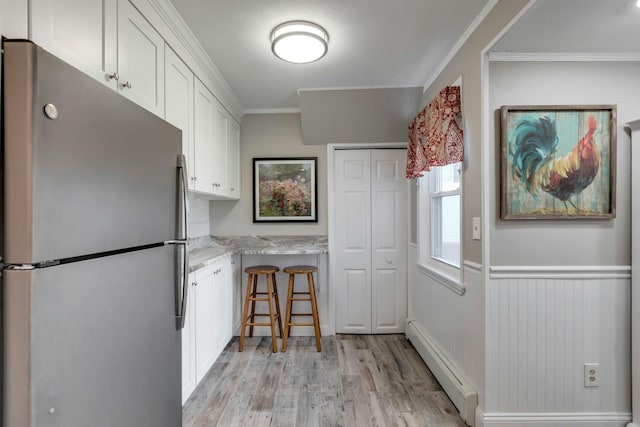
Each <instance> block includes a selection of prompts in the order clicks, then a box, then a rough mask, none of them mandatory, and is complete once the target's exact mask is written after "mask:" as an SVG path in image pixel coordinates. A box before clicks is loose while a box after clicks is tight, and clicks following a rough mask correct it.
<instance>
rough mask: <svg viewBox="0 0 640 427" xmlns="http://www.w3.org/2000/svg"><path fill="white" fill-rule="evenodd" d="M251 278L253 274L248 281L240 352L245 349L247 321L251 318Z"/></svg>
mask: <svg viewBox="0 0 640 427" xmlns="http://www.w3.org/2000/svg"><path fill="white" fill-rule="evenodd" d="M251 276H252V274H249V279H248V280H247V294H246V296H245V298H244V310H243V314H242V328H241V329H240V345H239V347H238V351H242V350H243V349H244V333H245V331H246V330H247V320H248V317H249V298H250V297H251Z"/></svg>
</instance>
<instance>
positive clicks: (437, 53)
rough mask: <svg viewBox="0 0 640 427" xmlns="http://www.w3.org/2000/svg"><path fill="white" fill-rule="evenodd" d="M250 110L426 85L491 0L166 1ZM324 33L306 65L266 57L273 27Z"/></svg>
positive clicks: (283, 107)
mask: <svg viewBox="0 0 640 427" xmlns="http://www.w3.org/2000/svg"><path fill="white" fill-rule="evenodd" d="M171 1H172V3H173V4H174V6H175V7H176V9H177V10H178V12H179V13H180V14H181V15H182V17H183V18H184V20H185V22H186V23H187V25H188V26H189V28H190V29H191V30H192V32H193V33H194V34H195V36H196V37H197V38H198V40H199V41H200V43H201V44H202V46H203V47H204V48H205V50H206V51H207V53H208V54H209V56H210V58H211V59H212V60H213V62H214V63H215V64H216V66H217V67H218V69H219V70H220V71H221V72H222V74H223V75H224V77H225V79H226V80H227V82H228V83H229V84H230V85H231V87H232V88H233V89H234V91H235V93H236V94H237V95H238V97H239V98H240V101H241V103H242V105H243V107H244V108H245V109H247V110H248V111H249V112H251V111H252V110H253V111H257V110H270V109H297V108H299V100H298V95H297V90H298V89H316V88H363V87H366V88H370V87H409V86H414V87H415V86H424V84H425V83H426V82H427V80H429V79H430V78H431V76H432V75H433V74H434V73H435V72H436V71H437V69H438V67H439V65H440V64H441V63H442V62H443V60H444V59H445V58H446V56H447V54H448V53H449V52H450V51H451V49H452V48H453V47H454V45H455V44H456V42H457V41H458V40H459V39H460V37H461V36H462V35H463V33H464V32H465V30H466V29H467V28H468V27H469V26H470V25H471V23H472V22H473V20H474V19H475V18H476V17H477V16H478V15H479V14H480V13H481V12H482V9H483V8H484V7H485V6H486V5H487V3H489V0H446V1H445V0H171ZM290 20H307V21H312V22H315V23H317V24H319V25H321V26H323V27H324V28H325V29H326V30H327V32H328V33H329V51H328V53H327V55H326V56H325V57H324V58H322V59H321V60H320V61H318V62H315V63H311V64H289V63H286V62H283V61H281V60H279V59H277V58H276V57H275V56H274V55H273V54H272V53H271V46H270V40H269V37H270V34H271V30H272V29H273V28H274V27H275V26H277V25H278V24H280V23H282V22H285V21H290Z"/></svg>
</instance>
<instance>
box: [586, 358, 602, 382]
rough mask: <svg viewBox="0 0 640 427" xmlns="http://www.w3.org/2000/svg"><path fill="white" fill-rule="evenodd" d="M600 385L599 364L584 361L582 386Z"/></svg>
mask: <svg viewBox="0 0 640 427" xmlns="http://www.w3.org/2000/svg"><path fill="white" fill-rule="evenodd" d="M599 385H600V364H599V363H585V364H584V386H585V387H598V386H599Z"/></svg>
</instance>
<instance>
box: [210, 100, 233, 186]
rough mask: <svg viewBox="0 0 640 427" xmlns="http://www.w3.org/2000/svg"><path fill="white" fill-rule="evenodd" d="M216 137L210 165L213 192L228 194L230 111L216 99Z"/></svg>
mask: <svg viewBox="0 0 640 427" xmlns="http://www.w3.org/2000/svg"><path fill="white" fill-rule="evenodd" d="M213 121H214V128H215V137H214V139H213V150H214V152H215V156H214V158H213V162H212V163H211V165H210V167H211V168H212V171H211V172H212V179H213V187H214V189H213V192H214V193H215V194H217V195H221V196H226V195H227V189H228V185H227V129H228V128H229V113H227V110H225V109H224V106H223V105H222V104H221V103H220V102H218V100H216V103H215V112H214V115H213Z"/></svg>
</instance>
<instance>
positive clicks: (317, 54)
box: [271, 21, 329, 64]
mask: <svg viewBox="0 0 640 427" xmlns="http://www.w3.org/2000/svg"><path fill="white" fill-rule="evenodd" d="M328 43H329V35H328V34H327V32H326V31H325V29H324V28H322V27H321V26H320V25H317V24H314V23H313V22H307V21H289V22H285V23H283V24H280V25H278V26H277V27H276V28H274V29H273V31H272V32H271V51H272V52H273V54H274V55H275V56H277V57H278V58H280V59H282V60H283V61H287V62H293V63H295V64H307V63H309V62H314V61H317V60H318V59H320V58H322V57H323V56H324V55H325V54H326V53H327V48H328Z"/></svg>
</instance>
